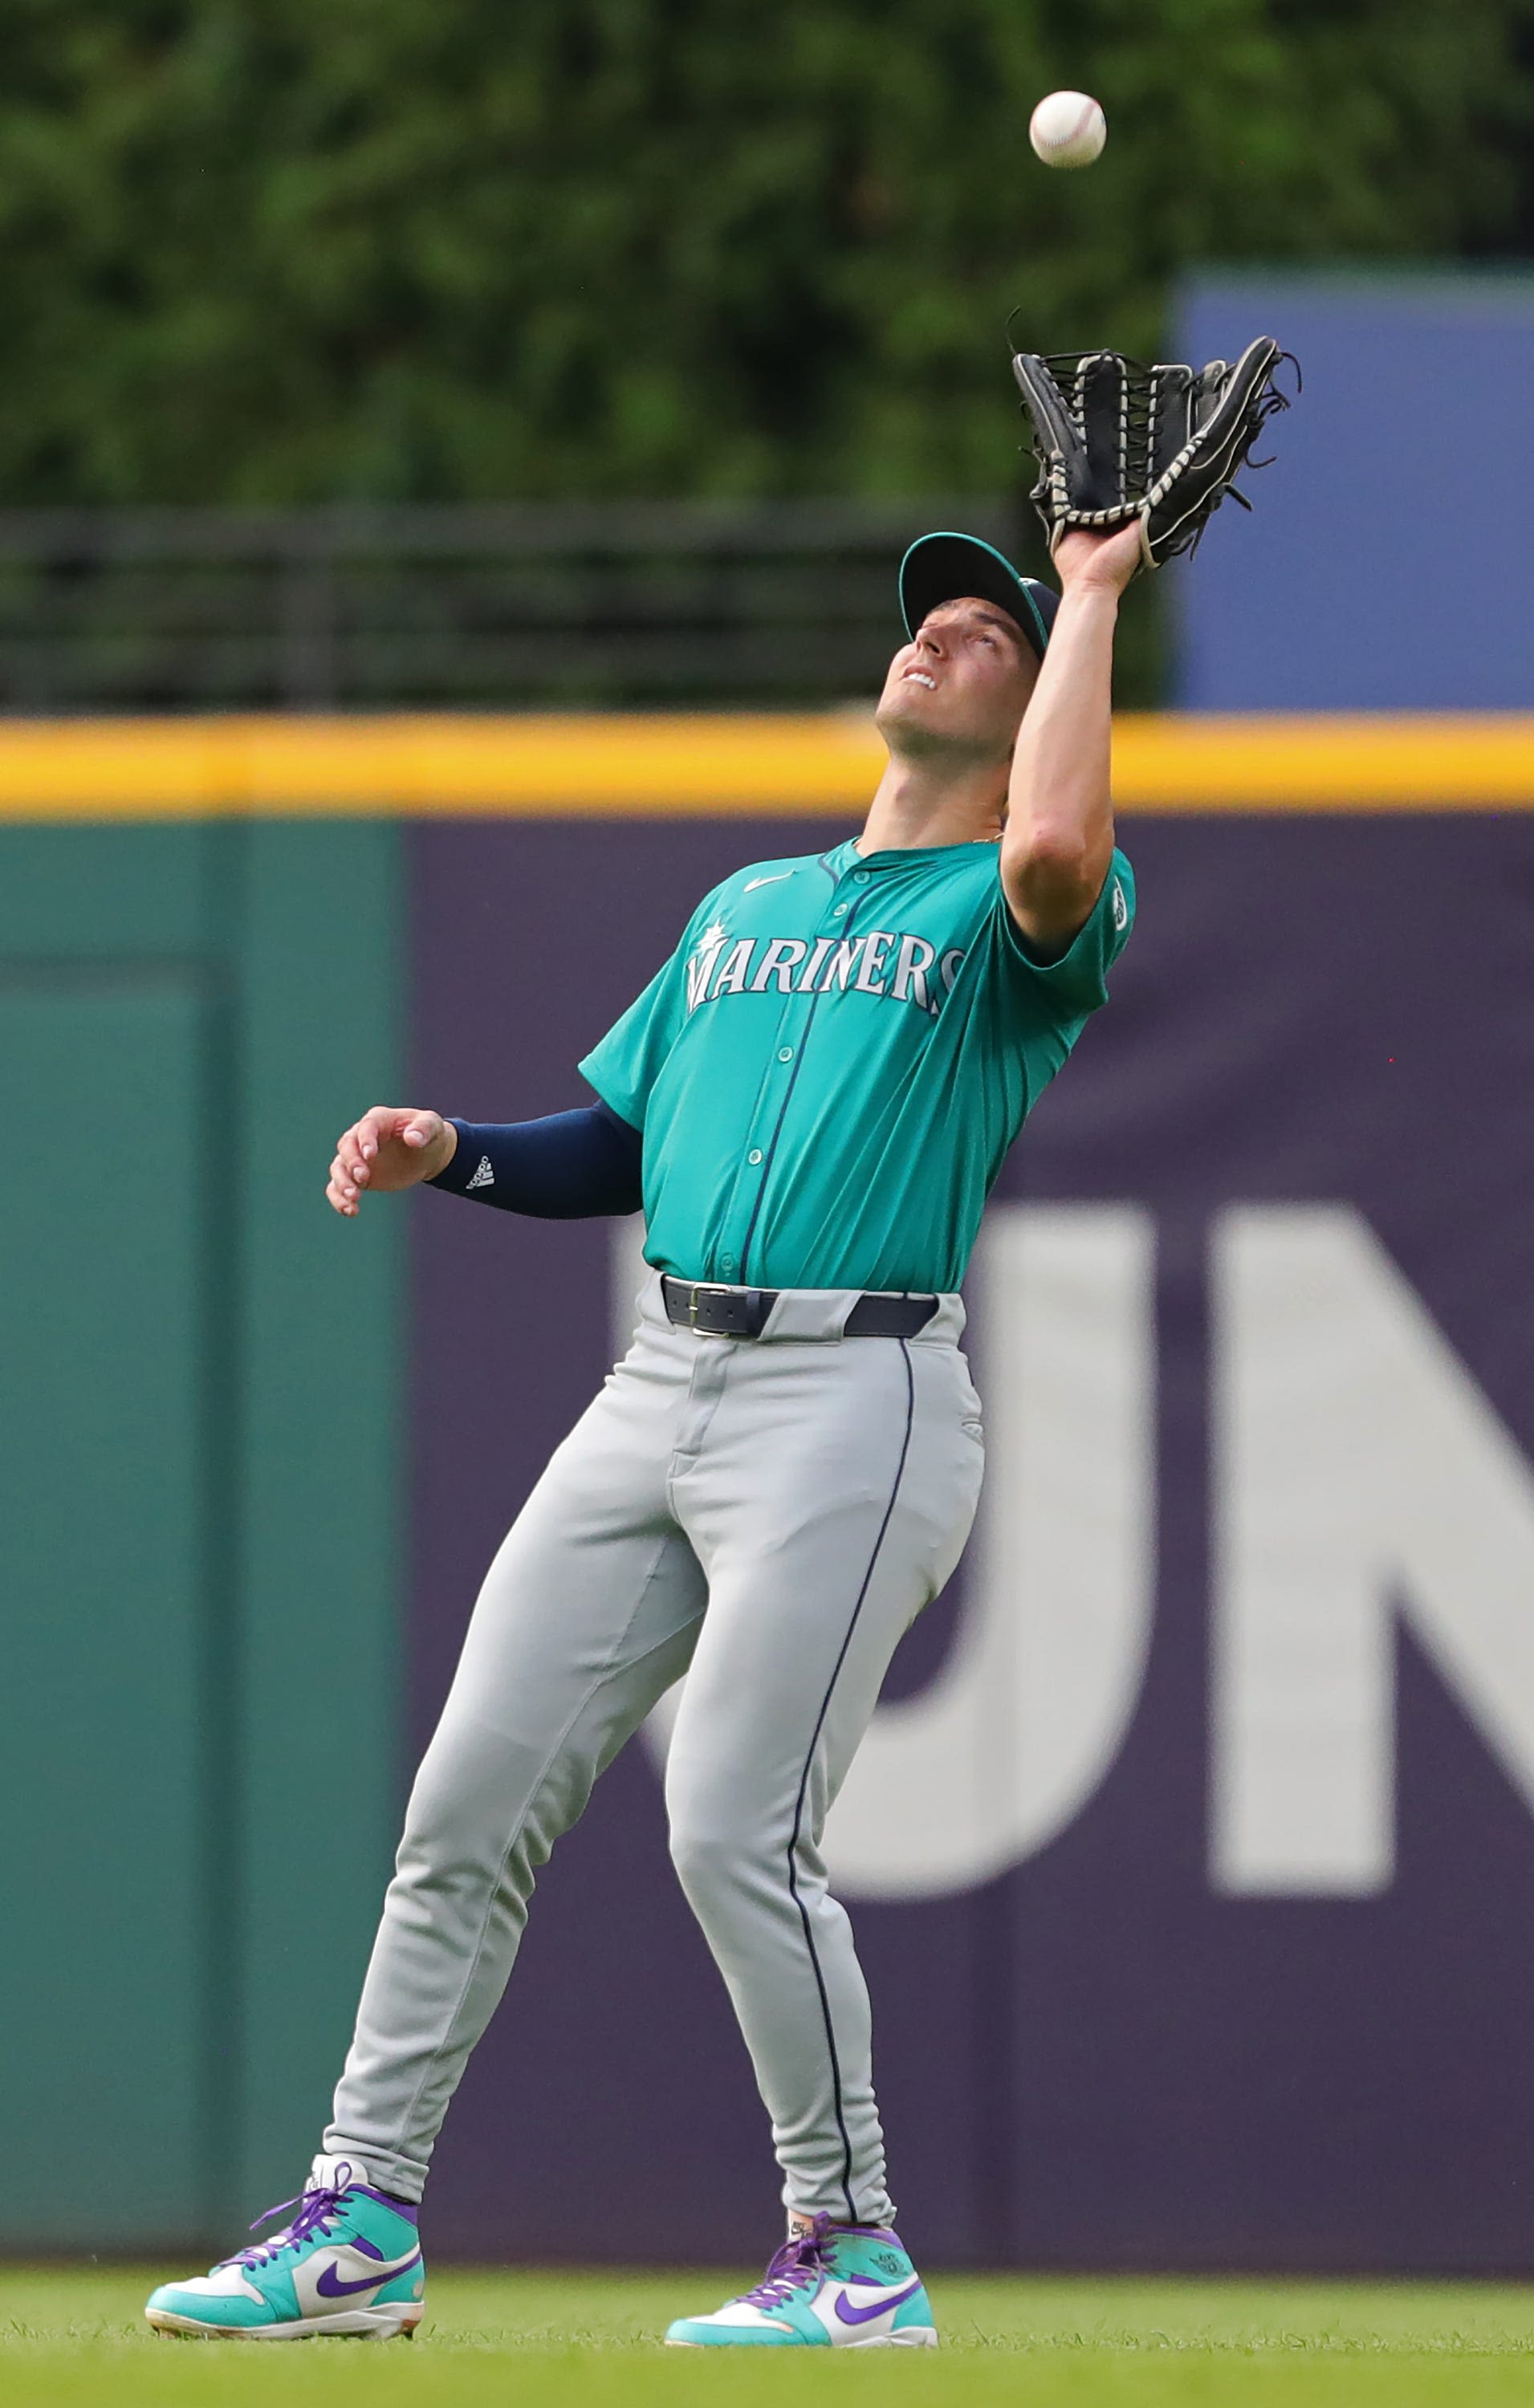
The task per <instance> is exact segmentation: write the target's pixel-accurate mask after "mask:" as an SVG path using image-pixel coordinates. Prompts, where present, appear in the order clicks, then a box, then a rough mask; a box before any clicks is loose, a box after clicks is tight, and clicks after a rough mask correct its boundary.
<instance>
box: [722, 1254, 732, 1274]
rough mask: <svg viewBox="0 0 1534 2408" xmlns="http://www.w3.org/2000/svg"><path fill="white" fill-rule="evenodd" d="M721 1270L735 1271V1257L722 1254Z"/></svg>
mask: <svg viewBox="0 0 1534 2408" xmlns="http://www.w3.org/2000/svg"><path fill="white" fill-rule="evenodd" d="M719 1268H720V1269H721V1270H722V1271H733V1270H734V1269H735V1256H734V1255H733V1254H721V1255H720V1257H719Z"/></svg>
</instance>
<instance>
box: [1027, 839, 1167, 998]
mask: <svg viewBox="0 0 1534 2408" xmlns="http://www.w3.org/2000/svg"><path fill="white" fill-rule="evenodd" d="M997 910H999V912H1000V914H1001V918H1002V921H1003V923H1004V925H1005V928H1006V932H1007V939H1008V947H1009V951H1010V953H1011V959H1012V962H1013V965H1014V968H1015V969H1016V971H1017V973H1018V974H1019V976H1020V978H1021V980H1022V981H1023V982H1025V984H1026V986H1027V988H1028V989H1029V991H1030V993H1032V994H1033V995H1035V996H1037V998H1038V1000H1039V1003H1040V1004H1041V1005H1042V1006H1043V1007H1044V1009H1045V1010H1046V1011H1049V1012H1050V1013H1051V1015H1052V1017H1054V1018H1055V1019H1059V1020H1082V1019H1084V1018H1085V1016H1086V1014H1087V1013H1088V1012H1090V1011H1097V1009H1098V1008H1099V1006H1100V1005H1102V1004H1105V1003H1106V1002H1107V1001H1108V973H1109V971H1110V970H1111V968H1112V967H1113V964H1114V963H1115V962H1116V961H1117V960H1118V957H1119V955H1120V953H1123V951H1124V948H1125V945H1126V944H1127V942H1128V940H1129V931H1130V929H1131V928H1132V927H1133V926H1134V925H1135V873H1134V871H1133V870H1132V869H1131V868H1130V867H1129V864H1128V862H1127V861H1126V860H1125V856H1124V854H1123V853H1119V852H1117V851H1115V852H1114V854H1113V858H1112V860H1111V862H1110V864H1109V866H1108V875H1107V877H1106V878H1105V879H1104V880H1103V882H1102V892H1101V894H1100V895H1099V896H1098V897H1097V902H1096V903H1095V904H1094V905H1093V907H1092V913H1091V916H1090V918H1089V919H1088V920H1087V922H1086V923H1085V925H1084V926H1082V927H1081V928H1079V929H1078V930H1077V932H1076V934H1075V936H1074V937H1073V938H1072V939H1071V940H1070V944H1069V946H1068V950H1067V951H1066V952H1065V953H1062V954H1061V955H1060V957H1059V959H1058V960H1057V961H1053V962H1040V961H1037V960H1036V959H1035V958H1034V956H1033V954H1032V953H1031V952H1030V951H1029V948H1028V940H1027V939H1026V938H1025V936H1024V934H1023V932H1022V930H1021V929H1020V928H1019V926H1018V925H1017V923H1016V921H1015V920H1014V919H1013V918H1012V915H1011V910H1010V909H1009V908H1008V904H1007V898H1006V896H1005V895H1002V896H998V898H997Z"/></svg>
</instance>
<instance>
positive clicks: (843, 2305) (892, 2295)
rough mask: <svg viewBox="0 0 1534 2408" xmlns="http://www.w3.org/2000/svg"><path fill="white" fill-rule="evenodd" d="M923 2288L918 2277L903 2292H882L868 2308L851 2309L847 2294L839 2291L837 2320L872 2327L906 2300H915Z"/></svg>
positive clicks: (840, 2322) (842, 2322)
mask: <svg viewBox="0 0 1534 2408" xmlns="http://www.w3.org/2000/svg"><path fill="white" fill-rule="evenodd" d="M921 2287H922V2282H921V2277H920V2275H918V2276H917V2278H916V2280H915V2282H914V2283H908V2284H907V2285H906V2287H905V2289H904V2290H903V2291H881V2292H880V2294H879V2297H878V2299H877V2300H875V2301H874V2302H873V2304H872V2305H871V2306H870V2307H867V2308H853V2307H849V2305H848V2303H847V2294H846V2292H845V2291H839V2292H838V2293H837V2320H838V2322H839V2324H844V2325H871V2324H872V2323H873V2320H874V2318H875V2317H876V2316H887V2315H889V2312H890V2310H891V2309H892V2308H897V2307H899V2306H900V2305H901V2304H902V2302H903V2301H904V2300H913V2299H914V2298H915V2296H916V2294H917V2292H918V2291H919V2290H920V2289H921Z"/></svg>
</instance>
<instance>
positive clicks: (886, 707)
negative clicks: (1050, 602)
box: [874, 595, 1039, 761]
mask: <svg viewBox="0 0 1534 2408" xmlns="http://www.w3.org/2000/svg"><path fill="white" fill-rule="evenodd" d="M1038 674H1039V663H1038V659H1037V657H1036V655H1035V654H1034V652H1033V651H1032V649H1031V647H1030V646H1029V644H1028V642H1027V640H1026V638H1025V636H1024V634H1023V630H1022V628H1021V627H1020V626H1019V625H1018V624H1017V621H1016V620H1015V619H1013V618H1011V617H1010V616H1009V615H1008V613H1007V612H1006V611H1005V610H1001V609H997V608H996V604H995V603H994V602H982V601H981V600H979V599H978V598H977V597H976V596H975V595H969V596H968V598H967V599H965V600H962V601H957V602H944V603H942V604H940V605H939V608H938V609H936V610H929V611H928V612H927V615H926V617H925V619H924V620H923V622H922V624H921V625H920V626H919V627H918V628H917V630H916V634H915V636H914V637H913V638H912V640H911V641H910V643H909V644H907V645H905V646H904V647H903V648H902V649H901V650H900V651H899V652H896V655H895V658H894V660H893V661H892V662H891V663H890V672H889V675H888V677H887V678H886V679H885V681H884V691H883V693H882V695H881V696H880V698H879V709H878V710H877V711H876V712H875V714H874V716H875V719H876V721H877V723H878V725H879V728H880V731H881V733H882V735H883V737H884V738H885V740H886V742H887V743H888V744H889V745H890V748H891V750H892V751H895V752H910V751H911V750H925V749H927V748H929V747H930V748H931V749H933V750H941V749H944V748H946V747H950V746H952V747H954V748H955V749H958V750H961V751H964V752H968V753H972V754H974V755H976V756H978V757H981V758H991V757H994V758H995V759H996V760H998V761H1004V760H1006V759H1007V758H1008V756H1009V755H1010V753H1011V749H1012V746H1013V744H1014V743H1015V742H1016V739H1017V731H1018V727H1019V725H1020V724H1021V722H1022V718H1023V713H1024V711H1025V710H1026V708H1027V703H1028V696H1029V695H1031V694H1032V692H1033V687H1034V680H1035V679H1036V678H1037V676H1038Z"/></svg>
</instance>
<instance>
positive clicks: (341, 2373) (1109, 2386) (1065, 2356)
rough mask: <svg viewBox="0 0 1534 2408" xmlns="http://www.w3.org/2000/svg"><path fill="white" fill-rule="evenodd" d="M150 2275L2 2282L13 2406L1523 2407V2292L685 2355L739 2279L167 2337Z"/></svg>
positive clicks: (978, 2291)
mask: <svg viewBox="0 0 1534 2408" xmlns="http://www.w3.org/2000/svg"><path fill="white" fill-rule="evenodd" d="M151 2279H152V2278H151V2276H150V2275H148V2274H136V2273H126V2272H122V2270H121V2269H118V2268H112V2269H110V2270H105V2269H75V2268H71V2269H67V2270H52V2269H39V2268H22V2267H13V2268H0V2401H4V2402H5V2403H6V2408H33V2403H34V2402H36V2403H37V2408H54V2404H55V2403H58V2408H222V2403H223V2402H224V2401H229V2402H231V2403H237V2408H243V2403H245V2402H247V2401H266V2400H273V2401H282V2402H283V2403H287V2402H289V2401H294V2402H297V2403H300V2408H307V2403H308V2402H309V2401H314V2402H316V2403H319V2402H321V2401H323V2402H324V2403H325V2408H351V2402H353V2401H355V2402H357V2403H358V2408H361V2404H362V2403H364V2402H366V2408H409V2403H414V2402H418V2401H419V2402H420V2403H422V2408H449V2403H450V2402H451V2403H452V2408H491V2403H495V2408H522V2403H524V2402H526V2403H531V2408H543V2403H545V2402H547V2403H548V2408H661V2403H667V2408H670V2403H674V2402H679V2401H680V2402H682V2403H685V2402H688V2401H700V2402H712V2401H724V2402H730V2403H733V2402H734V2401H748V2402H751V2403H753V2408H754V2403H755V2402H757V2401H767V2400H769V2399H775V2398H777V2397H779V2396H780V2395H781V2392H782V2390H783V2389H784V2387H785V2386H786V2387H787V2388H788V2389H789V2390H790V2392H791V2394H792V2396H793V2397H794V2398H795V2399H796V2400H803V2399H804V2398H805V2397H806V2396H807V2392H808V2386H810V2385H813V2386H814V2390H813V2393H812V2394H809V2396H810V2397H813V2398H815V2399H817V2400H818V2399H821V2398H823V2397H825V2396H828V2395H829V2394H835V2395H836V2396H838V2397H843V2396H845V2394H846V2390H847V2387H848V2386H852V2388H853V2390H854V2391H855V2392H856V2393H857V2394H858V2395H859V2397H862V2396H863V2395H865V2394H871V2393H873V2392H877V2393H878V2395H879V2396H881V2397H883V2396H884V2395H885V2394H886V2392H891V2391H893V2393H894V2394H895V2396H896V2397H897V2398H898V2399H899V2400H901V2401H912V2402H914V2403H917V2408H925V2403H928V2402H933V2403H937V2402H945V2403H946V2402H949V2401H953V2402H954V2403H956V2408H968V2403H969V2402H971V2401H972V2402H974V2403H975V2408H990V2403H992V2402H996V2403H1000V2402H1002V2401H1007V2402H1015V2403H1018V2408H1056V2403H1058V2408H1171V2404H1172V2403H1182V2402H1183V2401H1186V2402H1189V2403H1192V2408H1224V2404H1225V2403H1226V2402H1227V2401H1228V2402H1230V2403H1232V2404H1233V2408H1235V2403H1241V2408H1244V2403H1246V2402H1251V2403H1253V2408H1267V2403H1273V2408H1300V2403H1304V2408H1311V2403H1314V2408H1376V2404H1377V2408H1386V2403H1388V2408H1416V2403H1417V2402H1419V2401H1420V2402H1422V2403H1424V2408H1438V2403H1440V2402H1441V2403H1443V2408H1450V2403H1453V2408H1483V2403H1488V2408H1489V2403H1493V2402H1495V2403H1497V2408H1502V2403H1504V2402H1508V2403H1512V2402H1528V2403H1530V2408H1534V2288H1530V2289H1527V2290H1522V2289H1513V2288H1511V2287H1506V2286H1498V2287H1496V2288H1492V2287H1482V2286H1473V2285H1469V2284H1432V2285H1428V2284H1410V2285H1405V2284H1403V2285H1400V2286H1388V2285H1383V2284H1341V2283H1292V2284H1291V2283H1168V2282H1131V2281H1123V2282H1090V2281H1071V2282H1052V2281H1032V2280H1021V2279H1011V2278H1009V2277H1006V2276H989V2277H983V2278H961V2277H954V2278H953V2279H951V2280H947V2281H944V2280H941V2279H939V2280H938V2281H936V2282H934V2283H933V2285H932V2286H931V2287H932V2291H933V2296H934V2299H935V2301H936V2304H937V2309H938V2315H939V2321H940V2323H941V2326H942V2329H943V2339H944V2343H945V2346H944V2348H943V2349H942V2351H941V2352H939V2353H928V2352H925V2351H924V2352H921V2353H919V2354H918V2353H916V2352H910V2353H909V2354H908V2353H904V2352H895V2351H890V2350H871V2351H868V2352H867V2353H852V2354H849V2353H847V2352H844V2351H838V2352H837V2353H835V2356H834V2358H833V2355H832V2353H831V2352H829V2351H826V2352H824V2353H822V2352H819V2351H816V2352H805V2353H803V2354H802V2355H797V2356H795V2357H794V2358H792V2359H788V2358H784V2357H783V2356H782V2355H780V2354H779V2353H778V2352H776V2351H774V2352H770V2353H767V2352H763V2353H756V2352H751V2353H746V2352H739V2353H734V2352H732V2353H731V2354H729V2355H728V2356H727V2357H726V2356H717V2357H716V2356H704V2355H702V2354H701V2353H700V2354H697V2355H693V2354H691V2353H684V2352H681V2351H677V2350H669V2351H663V2350H661V2349H659V2348H658V2347H657V2346H656V2335H657V2334H658V2333H659V2332H661V2331H663V2330H664V2329H665V2327H666V2324H667V2320H668V2319H669V2318H670V2317H671V2316H673V2315H678V2314H679V2313H682V2312H684V2311H686V2310H687V2309H690V2308H691V2309H697V2308H703V2307H707V2306H710V2305H712V2304H713V2303H715V2302H716V2301H717V2300H719V2299H720V2298H721V2297H722V2296H723V2295H724V2292H725V2291H726V2290H727V2289H729V2288H732V2287H734V2286H735V2278H733V2277H730V2276H727V2275H721V2274H719V2273H717V2272H714V2273H704V2274H701V2275H699V2274H693V2275H679V2274H671V2273H668V2274H665V2275H661V2274H653V2273H646V2274H633V2273H630V2274H619V2275H610V2274H549V2273H526V2274H507V2273H449V2274H438V2275H434V2276H433V2278H432V2283H431V2292H430V2306H429V2309H428V2315H427V2322H426V2324H425V2325H424V2326H423V2329H422V2335H421V2338H420V2339H419V2340H418V2341H416V2342H413V2343H403V2342H392V2343H387V2344H383V2345H380V2344H379V2343H347V2342H339V2341H330V2342H308V2343H296V2344H289V2345H285V2346H276V2345H269V2346H267V2347H265V2348H262V2347H257V2346H254V2345H252V2344H251V2343H202V2342H172V2341H164V2340H160V2339H158V2338H156V2337H155V2336H154V2335H152V2334H151V2333H150V2332H149V2331H148V2329H147V2328H145V2327H144V2326H143V2325H142V2324H141V2323H140V2322H139V2321H138V2310H139V2307H140V2305H141V2303H142V2300H143V2298H144V2294H145V2291H146V2289H147V2287H148V2286H149V2283H150V2281H151Z"/></svg>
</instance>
